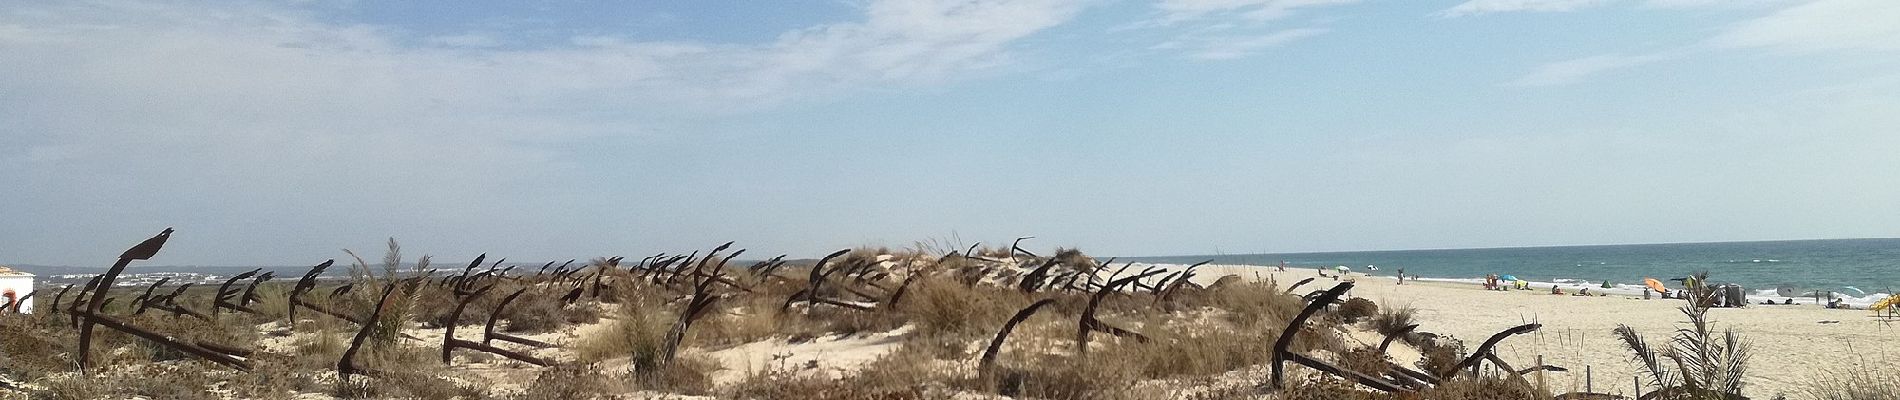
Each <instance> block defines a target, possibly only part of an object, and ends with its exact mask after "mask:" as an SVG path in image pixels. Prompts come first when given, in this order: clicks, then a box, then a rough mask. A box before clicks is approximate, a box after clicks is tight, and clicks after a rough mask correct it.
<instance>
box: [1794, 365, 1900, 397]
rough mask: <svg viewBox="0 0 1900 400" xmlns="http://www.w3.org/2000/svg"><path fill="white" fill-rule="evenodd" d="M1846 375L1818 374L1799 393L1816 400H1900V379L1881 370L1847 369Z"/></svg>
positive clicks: (1841, 373) (1804, 384)
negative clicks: (1882, 372) (1881, 372)
mask: <svg viewBox="0 0 1900 400" xmlns="http://www.w3.org/2000/svg"><path fill="white" fill-rule="evenodd" d="M1844 369H1845V371H1841V372H1836V373H1826V374H1819V375H1816V376H1815V377H1813V378H1810V379H1808V381H1806V382H1803V385H1802V387H1801V388H1800V389H1799V390H1797V391H1796V393H1799V394H1801V395H1803V396H1804V397H1805V398H1808V399H1813V400H1900V379H1896V378H1894V376H1893V375H1892V374H1879V373H1876V372H1875V371H1880V370H1879V369H1870V368H1860V367H1856V368H1844Z"/></svg>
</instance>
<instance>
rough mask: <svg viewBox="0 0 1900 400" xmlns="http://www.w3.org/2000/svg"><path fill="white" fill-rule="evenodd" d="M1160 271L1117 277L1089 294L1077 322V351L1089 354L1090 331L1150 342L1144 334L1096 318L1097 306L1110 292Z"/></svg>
mask: <svg viewBox="0 0 1900 400" xmlns="http://www.w3.org/2000/svg"><path fill="white" fill-rule="evenodd" d="M1159 273H1161V271H1149V272H1146V273H1142V274H1136V275H1134V276H1130V277H1127V278H1121V279H1117V280H1115V281H1112V282H1109V283H1108V284H1107V285H1103V286H1102V288H1101V289H1100V290H1097V291H1096V292H1095V294H1094V295H1093V296H1089V304H1088V306H1087V307H1085V308H1083V309H1082V318H1081V319H1080V320H1079V321H1078V322H1077V323H1076V325H1077V326H1076V329H1075V353H1076V354H1078V355H1086V354H1088V352H1089V333H1090V332H1098V331H1099V332H1103V333H1107V334H1111V335H1115V336H1121V337H1132V338H1135V340H1136V341H1138V342H1142V343H1147V342H1148V337H1147V336H1143V335H1141V334H1139V333H1135V332H1132V331H1128V330H1125V329H1121V328H1117V327H1113V326H1109V325H1108V324H1105V323H1102V321H1101V320H1098V319H1095V308H1096V307H1098V306H1101V304H1102V299H1103V298H1106V297H1108V294H1109V293H1113V292H1115V291H1117V290H1121V288H1122V287H1123V286H1127V285H1128V284H1130V283H1134V282H1136V281H1140V280H1141V279H1142V278H1147V277H1149V276H1153V275H1155V274H1159Z"/></svg>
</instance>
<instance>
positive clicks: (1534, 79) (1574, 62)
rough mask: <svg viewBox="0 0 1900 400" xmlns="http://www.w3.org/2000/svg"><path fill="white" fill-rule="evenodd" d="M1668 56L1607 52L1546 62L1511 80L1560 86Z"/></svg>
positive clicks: (1535, 84) (1524, 84) (1531, 84)
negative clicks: (1532, 70)
mask: <svg viewBox="0 0 1900 400" xmlns="http://www.w3.org/2000/svg"><path fill="white" fill-rule="evenodd" d="M1666 58H1668V57H1667V56H1664V55H1660V54H1648V55H1635V56H1631V55H1622V54H1605V55H1598V56H1590V57H1584V58H1578V59H1571V60H1564V61H1558V62H1553V63H1549V64H1544V65H1543V66H1540V67H1538V68H1537V70H1536V71H1534V72H1531V73H1530V74H1529V75H1525V76H1523V77H1520V78H1518V79H1517V80H1514V81H1511V82H1510V84H1511V85H1512V86H1560V85H1568V84H1571V83H1576V82H1578V81H1582V80H1583V79H1584V78H1588V77H1590V76H1592V75H1596V74H1600V73H1603V72H1607V71H1612V70H1617V69H1623V68H1630V67H1635V66H1639V65H1643V64H1649V63H1652V62H1656V61H1660V60H1663V59H1666Z"/></svg>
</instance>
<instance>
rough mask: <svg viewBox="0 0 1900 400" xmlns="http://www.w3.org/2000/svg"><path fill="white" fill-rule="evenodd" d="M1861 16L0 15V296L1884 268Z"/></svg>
mask: <svg viewBox="0 0 1900 400" xmlns="http://www.w3.org/2000/svg"><path fill="white" fill-rule="evenodd" d="M1893 21H1900V2H1893V1H1885V0H1812V1H1792V0H1730V1H1712V0H1446V1H1423V0H1421V1H1376V0H1363V1H1361V0H1028V1H997V0H981V1H953V0H914V1H898V0H854V1H817V2H797V1H787V2H757V1H643V2H585V1H550V2H531V1H484V2H466V1H456V2H447V1H436V2H356V1H322V0H316V1H300V2H289V3H247V2H143V1H130V0H101V1H80V2H53V3H47V2H24V3H9V4H6V5H0V188H5V189H4V190H3V191H0V193H4V194H0V205H3V206H4V207H0V221H5V224H4V225H0V262H4V263H25V264H64V265H93V264H103V263H106V262H110V261H111V260H109V258H110V257H112V256H113V255H116V254H117V253H118V252H119V251H122V250H123V249H124V247H126V246H129V245H131V244H133V243H136V242H137V241H138V240H140V239H143V238H144V237H147V236H150V235H151V234H153V233H155V232H157V231H158V230H160V229H162V228H164V227H167V226H175V227H177V229H178V231H179V232H178V234H177V235H176V236H175V238H174V239H173V243H172V245H170V246H168V248H167V251H166V253H164V254H162V255H161V256H160V257H159V258H157V259H154V260H153V262H154V263H162V264H201V265H242V264H303V263H314V262H315V261H320V260H322V259H327V258H334V257H337V256H339V255H341V253H340V251H338V249H339V248H353V249H358V250H373V249H376V248H378V247H379V245H380V243H381V241H382V240H383V239H384V238H387V237H395V238H397V239H398V240H399V241H401V242H403V243H404V245H405V247H406V248H407V249H408V250H409V251H410V252H412V253H427V254H434V255H436V256H438V257H442V258H447V259H453V258H459V257H467V256H472V255H473V254H475V253H480V252H488V253H490V254H495V255H500V256H506V257H509V258H511V259H518V260H544V259H557V258H558V259H566V258H576V257H583V258H584V257H590V256H604V255H633V254H651V253H655V252H659V251H678V250H683V249H693V248H705V247H710V246H712V245H716V244H718V243H722V242H725V241H728V240H736V241H739V244H740V246H744V247H749V248H752V249H753V250H752V251H753V252H756V253H759V254H779V253H789V254H791V255H792V256H794V257H801V256H804V257H809V256H816V255H821V254H822V253H823V252H825V251H826V250H828V249H836V248H840V247H849V246H858V245H889V246H893V247H905V246H908V245H911V244H912V242H913V241H917V240H928V239H942V240H948V239H952V238H953V237H954V238H957V239H960V241H962V242H964V243H973V242H978V241H983V242H989V243H997V242H1001V241H1007V240H1008V239H1010V238H1013V237H1016V236H1025V235H1033V236H1037V237H1039V239H1037V240H1036V241H1034V242H1032V243H1033V244H1035V245H1037V246H1041V247H1043V248H1047V247H1051V246H1057V245H1062V246H1080V247H1082V248H1083V249H1085V250H1088V251H1090V252H1092V253H1096V254H1104V255H1165V254H1206V253H1215V252H1224V253H1244V252H1287V251H1321V250H1356V249H1407V248H1450V247H1489V246H1525V245H1558V244H1593V243H1641V242H1676V241H1722V240H1756V239H1789V238H1838V237H1893V236H1900V231H1896V229H1897V228H1895V227H1900V213H1896V212H1894V211H1895V210H1896V209H1900V208H1897V207H1900V185H1896V184H1894V182H1896V181H1900V157H1895V156H1894V155H1895V154H1900V24H1895V23H1893Z"/></svg>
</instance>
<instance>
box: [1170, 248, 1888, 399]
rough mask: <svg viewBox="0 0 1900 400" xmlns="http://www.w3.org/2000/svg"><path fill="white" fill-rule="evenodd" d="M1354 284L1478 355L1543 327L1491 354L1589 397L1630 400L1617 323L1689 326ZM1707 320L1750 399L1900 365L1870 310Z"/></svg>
mask: <svg viewBox="0 0 1900 400" xmlns="http://www.w3.org/2000/svg"><path fill="white" fill-rule="evenodd" d="M1196 274H1197V276H1196V279H1195V280H1196V281H1197V282H1199V283H1211V282H1213V280H1215V279H1219V278H1220V277H1221V276H1224V275H1228V274H1234V275H1240V276H1241V277H1243V278H1247V279H1255V277H1256V276H1259V277H1262V278H1272V279H1277V280H1278V281H1279V282H1281V283H1282V285H1287V284H1291V283H1293V282H1297V281H1299V280H1300V279H1304V278H1308V277H1315V276H1317V274H1316V273H1315V271H1314V270H1313V269H1310V268H1307V269H1297V268H1290V269H1289V270H1288V271H1284V272H1275V271H1273V268H1271V267H1254V266H1204V267H1202V268H1201V269H1199V270H1197V273H1196ZM1256 274H1257V275H1256ZM1329 274H1331V273H1330V272H1329ZM1354 275H1355V276H1354V277H1353V279H1355V280H1356V281H1357V285H1356V287H1355V288H1354V289H1353V291H1352V292H1351V293H1350V295H1351V296H1355V297H1365V298H1368V299H1371V300H1373V301H1376V302H1379V303H1380V305H1381V306H1382V307H1385V306H1403V305H1410V306H1412V307H1414V308H1417V309H1418V313H1417V315H1416V318H1415V321H1417V323H1418V324H1419V328H1418V330H1419V331H1421V332H1432V333H1438V334H1449V335H1453V336H1455V337H1457V338H1459V339H1461V340H1463V341H1464V342H1465V343H1466V346H1467V347H1476V346H1477V345H1478V344H1479V343H1482V342H1483V341H1484V340H1485V339H1486V338H1488V337H1490V336H1491V335H1492V334H1495V333H1497V332H1498V331H1501V330H1504V329H1506V328H1510V327H1513V326H1517V325H1521V324H1525V323H1531V322H1536V323H1541V324H1543V329H1542V330H1541V331H1539V332H1537V333H1535V334H1527V335H1520V336H1516V337H1513V338H1510V339H1507V340H1505V341H1504V342H1502V344H1501V345H1500V346H1499V347H1498V355H1499V356H1501V357H1503V358H1504V359H1505V361H1508V362H1510V363H1512V365H1513V366H1515V367H1518V368H1526V367H1529V366H1532V365H1536V362H1535V361H1536V358H1537V356H1539V355H1542V356H1543V357H1544V362H1545V363H1546V364H1549V365H1557V366H1562V367H1566V368H1569V369H1570V370H1571V371H1570V372H1568V373H1551V374H1549V375H1546V379H1547V380H1548V381H1547V382H1548V383H1549V385H1550V387H1551V388H1552V390H1553V391H1555V392H1558V393H1562V392H1567V391H1571V390H1583V389H1584V369H1585V367H1586V366H1588V367H1590V369H1591V372H1592V374H1591V375H1592V376H1593V377H1594V387H1593V389H1595V391H1597V392H1607V393H1619V392H1620V393H1629V392H1630V391H1631V386H1632V382H1631V378H1632V376H1634V375H1635V374H1636V373H1638V368H1639V367H1637V366H1636V364H1634V363H1632V362H1630V352H1629V351H1628V350H1627V349H1625V348H1624V346H1623V344H1622V342H1621V341H1620V340H1618V339H1617V338H1616V336H1615V335H1614V334H1613V333H1612V332H1611V331H1612V330H1613V329H1615V328H1616V327H1617V325H1618V324H1627V325H1629V326H1631V327H1633V328H1636V329H1637V331H1638V332H1641V333H1643V334H1644V336H1645V337H1646V338H1648V339H1649V341H1650V343H1651V345H1652V346H1656V345H1658V344H1660V343H1664V341H1665V340H1667V338H1668V337H1669V336H1670V335H1673V334H1674V332H1675V330H1676V329H1677V328H1679V327H1683V326H1686V324H1687V318H1686V317H1684V316H1683V315H1682V313H1681V312H1680V311H1679V310H1677V307H1680V306H1682V305H1683V304H1684V303H1683V302H1682V301H1681V300H1663V299H1660V298H1658V299H1655V300H1643V299H1641V298H1630V297H1621V296H1611V297H1580V296H1568V295H1563V296H1559V295H1551V294H1549V291H1548V289H1545V290H1534V291H1506V292H1499V291H1487V290H1483V289H1482V288H1480V287H1479V286H1477V285H1471V284H1459V283H1447V282H1406V283H1405V284H1404V285H1398V284H1396V282H1395V281H1394V280H1393V279H1392V278H1391V277H1367V276H1364V275H1360V274H1354ZM1334 284H1336V282H1335V281H1333V280H1332V279H1331V278H1319V279H1317V280H1315V281H1313V282H1312V283H1308V284H1307V285H1305V286H1301V287H1300V288H1299V290H1298V291H1297V292H1298V293H1306V292H1309V291H1312V290H1320V289H1325V288H1329V287H1332V285H1334ZM1757 301H1759V299H1758V300H1757ZM1710 316H1711V318H1710V319H1711V321H1713V322H1714V328H1715V329H1717V330H1721V329H1734V330H1736V331H1738V332H1740V333H1742V334H1743V337H1744V338H1745V339H1747V340H1748V341H1749V342H1751V343H1753V353H1752V354H1753V356H1752V358H1751V361H1750V362H1749V363H1748V366H1749V371H1748V374H1747V375H1746V377H1747V384H1748V386H1747V387H1746V388H1744V392H1745V394H1748V395H1749V396H1750V397H1754V398H1764V399H1765V398H1773V397H1774V396H1775V395H1776V394H1779V393H1788V394H1789V396H1791V397H1794V396H1796V394H1794V393H1789V392H1791V391H1793V390H1796V389H1795V388H1796V387H1797V386H1798V385H1799V384H1800V383H1801V382H1803V381H1805V380H1806V379H1809V378H1810V377H1813V376H1816V375H1818V374H1830V373H1839V372H1842V371H1847V370H1848V369H1850V368H1880V369H1885V370H1891V369H1892V368H1894V367H1897V366H1900V348H1895V349H1892V350H1889V349H1888V347H1890V346H1892V343H1893V341H1894V340H1895V339H1896V338H1900V331H1896V328H1900V326H1895V325H1893V322H1891V321H1884V320H1880V319H1877V318H1873V317H1870V316H1869V314H1868V312H1867V311H1855V310H1830V309H1825V308H1822V307H1819V306H1812V305H1794V306H1761V305H1754V306H1749V307H1747V308H1740V309H1732V308H1718V309H1715V310H1712V311H1711V312H1710ZM1821 321H1839V322H1838V323H1820V322H1821ZM1395 353H1396V352H1395ZM1414 357H1415V356H1414ZM1400 359H1401V360H1403V359H1404V357H1400Z"/></svg>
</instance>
